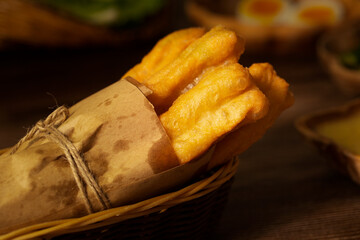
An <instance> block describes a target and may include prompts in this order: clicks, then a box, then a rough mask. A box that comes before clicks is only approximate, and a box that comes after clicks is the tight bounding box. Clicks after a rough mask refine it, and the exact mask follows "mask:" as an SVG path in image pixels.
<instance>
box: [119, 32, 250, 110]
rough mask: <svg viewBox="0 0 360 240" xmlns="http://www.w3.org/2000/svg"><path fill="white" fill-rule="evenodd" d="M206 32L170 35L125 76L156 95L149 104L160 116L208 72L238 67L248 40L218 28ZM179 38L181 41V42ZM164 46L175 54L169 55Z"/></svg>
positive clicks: (150, 97)
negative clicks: (185, 89)
mask: <svg viewBox="0 0 360 240" xmlns="http://www.w3.org/2000/svg"><path fill="white" fill-rule="evenodd" d="M202 31H203V29H200V30H199V29H192V30H191V31H190V32H182V33H181V34H180V33H177V34H175V35H173V34H170V36H168V37H165V40H164V39H163V40H161V42H162V41H163V42H164V43H161V44H157V45H158V46H157V47H155V48H154V49H153V50H152V51H151V52H150V53H149V54H148V55H147V56H146V57H145V58H144V59H143V60H142V62H141V63H140V64H139V65H137V66H135V67H134V68H133V69H131V70H130V71H129V72H128V73H126V74H125V75H124V76H131V77H133V78H135V79H136V80H138V81H139V82H141V83H143V84H144V85H145V86H147V87H148V88H150V89H151V90H152V91H153V94H151V95H150V96H149V100H150V102H151V103H152V104H153V105H154V107H155V109H156V111H157V112H158V113H163V112H165V111H166V110H167V109H168V108H169V107H170V106H171V104H172V103H173V101H174V100H175V99H176V98H177V97H178V96H179V95H180V94H181V93H182V90H183V89H184V88H185V87H186V86H188V85H189V84H191V83H192V82H193V81H195V80H196V78H197V77H198V76H199V75H200V74H201V73H202V72H203V71H205V70H206V69H207V68H209V67H213V66H217V65H221V64H223V63H224V62H229V63H235V62H237V61H238V59H239V57H240V55H241V54H242V53H243V52H244V45H245V41H244V39H243V38H240V37H238V36H237V35H236V34H235V33H234V32H233V31H230V30H228V29H226V28H224V27H222V26H217V27H214V28H212V29H211V30H210V31H208V32H206V33H205V34H204V35H202V36H201V34H202ZM195 32H196V33H195ZM179 35H180V36H181V39H182V40H181V41H180V40H178V39H177V38H179V37H180V36H179ZM189 36H190V37H189ZM187 38H189V39H190V40H188V39H187ZM184 41H185V42H186V44H184ZM164 46H167V47H169V49H172V48H175V50H169V51H168V50H167V48H165V47H164ZM168 52H172V53H171V54H169V53H168ZM168 55H170V56H168Z"/></svg>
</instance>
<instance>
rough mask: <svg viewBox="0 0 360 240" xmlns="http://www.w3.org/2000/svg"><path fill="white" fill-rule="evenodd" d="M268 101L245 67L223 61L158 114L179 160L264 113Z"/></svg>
mask: <svg viewBox="0 0 360 240" xmlns="http://www.w3.org/2000/svg"><path fill="white" fill-rule="evenodd" d="M267 110H268V101H267V99H266V97H265V95H264V94H263V93H262V92H261V91H260V90H259V89H258V88H257V87H256V85H254V84H253V83H252V78H251V76H250V74H249V72H248V70H247V69H245V68H244V67H242V66H241V65H240V64H238V63H227V64H224V65H220V66H217V67H214V68H212V69H209V70H208V71H206V72H205V73H204V74H203V75H202V76H201V77H200V81H199V83H198V84H197V85H196V86H194V87H193V88H192V89H190V90H189V91H188V92H186V93H184V94H183V95H180V96H179V97H178V98H177V99H176V100H175V102H174V103H173V105H172V106H171V107H170V108H169V110H168V111H167V112H166V113H164V114H162V115H161V116H160V121H161V122H162V124H163V126H164V128H165V130H166V132H167V133H168V135H169V137H170V139H171V141H172V144H173V147H174V150H175V152H176V154H177V156H178V158H179V160H180V162H181V163H186V162H188V161H190V160H191V159H194V158H196V157H197V156H199V155H201V154H202V153H203V152H205V151H206V150H207V149H208V148H209V147H210V146H211V145H212V144H213V143H214V142H215V141H216V140H217V139H219V138H220V137H221V136H223V135H224V134H226V133H227V132H229V131H231V130H233V129H234V128H235V127H237V126H238V125H239V124H241V123H243V122H246V123H251V122H255V121H256V120H258V119H260V118H262V117H264V116H265V114H266V113H267Z"/></svg>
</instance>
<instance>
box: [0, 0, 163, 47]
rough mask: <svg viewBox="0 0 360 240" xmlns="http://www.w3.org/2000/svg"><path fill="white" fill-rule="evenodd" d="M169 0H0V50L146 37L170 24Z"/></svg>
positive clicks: (91, 44)
mask: <svg viewBox="0 0 360 240" xmlns="http://www.w3.org/2000/svg"><path fill="white" fill-rule="evenodd" d="M169 5H170V4H169V2H168V1H166V0H150V1H146V0H140V1H126V0H111V1H100V0H90V1H82V0H75V1H68V0H63V1H60V0H0V50H1V49H4V48H9V47H12V46H14V45H16V46H18V45H30V46H41V47H84V46H94V45H97V46H99V45H121V44H126V43H129V42H131V41H134V40H147V39H150V38H152V37H154V36H156V35H158V34H159V33H161V32H164V31H166V30H167V27H168V23H167V20H168V19H169V17H170V11H169Z"/></svg>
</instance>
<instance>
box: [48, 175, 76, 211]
mask: <svg viewBox="0 0 360 240" xmlns="http://www.w3.org/2000/svg"><path fill="white" fill-rule="evenodd" d="M78 191H79V189H78V187H77V185H76V182H75V180H64V181H61V182H59V183H58V184H56V185H52V186H50V187H49V195H48V197H47V200H48V201H55V202H58V201H59V200H61V203H63V204H64V205H65V206H70V205H72V204H74V203H75V201H76V196H77V193H78Z"/></svg>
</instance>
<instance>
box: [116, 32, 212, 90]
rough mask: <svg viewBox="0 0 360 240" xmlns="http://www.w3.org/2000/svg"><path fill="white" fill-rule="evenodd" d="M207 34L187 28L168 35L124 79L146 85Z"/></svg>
mask: <svg viewBox="0 0 360 240" xmlns="http://www.w3.org/2000/svg"><path fill="white" fill-rule="evenodd" d="M205 32H206V31H205V29H204V28H187V29H182V30H178V31H175V32H173V33H170V34H168V35H166V36H165V37H164V38H162V39H161V40H159V41H158V42H157V43H156V44H155V46H154V47H153V48H152V50H151V51H150V52H149V53H148V54H147V55H146V56H145V57H144V58H143V59H142V60H141V63H139V64H137V65H135V66H134V67H133V68H131V69H130V70H129V71H128V72H127V73H125V74H124V76H123V77H122V78H125V77H127V76H130V77H132V78H134V79H136V80H137V81H138V82H140V83H143V82H144V83H145V84H146V82H147V79H149V78H150V77H151V76H152V75H153V74H154V73H156V72H158V71H159V70H161V69H162V68H164V67H165V66H167V65H168V64H169V63H171V62H172V61H174V59H175V58H177V57H178V56H179V55H180V53H181V52H182V51H184V49H185V48H187V47H188V46H189V45H190V44H191V43H192V42H194V41H195V40H196V39H198V38H200V37H201V36H202V35H204V34H205Z"/></svg>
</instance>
